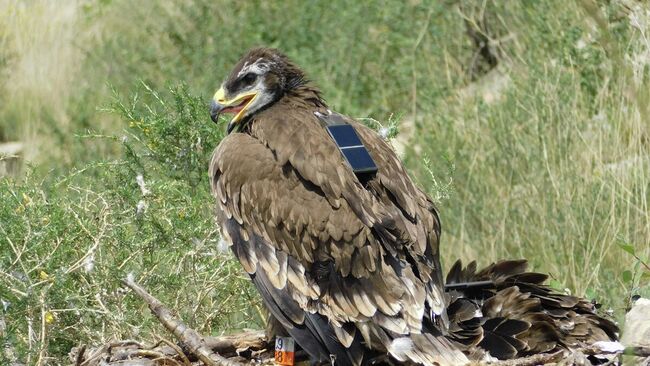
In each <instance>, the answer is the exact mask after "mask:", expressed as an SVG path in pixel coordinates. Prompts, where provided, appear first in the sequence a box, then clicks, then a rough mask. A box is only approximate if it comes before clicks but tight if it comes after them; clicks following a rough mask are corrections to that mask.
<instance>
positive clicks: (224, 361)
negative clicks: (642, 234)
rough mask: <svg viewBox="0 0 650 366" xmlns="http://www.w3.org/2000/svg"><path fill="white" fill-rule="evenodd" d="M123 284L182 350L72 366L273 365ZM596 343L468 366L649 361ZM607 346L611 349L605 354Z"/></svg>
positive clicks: (144, 351)
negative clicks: (196, 327) (205, 332)
mask: <svg viewBox="0 0 650 366" xmlns="http://www.w3.org/2000/svg"><path fill="white" fill-rule="evenodd" d="M123 282H124V284H125V285H126V286H128V287H129V288H131V289H132V290H133V291H134V292H135V293H136V294H137V295H138V296H139V297H140V298H142V299H143V300H144V301H145V302H146V303H147V305H148V306H149V309H151V312H152V313H153V314H154V315H155V316H156V317H157V318H158V320H159V321H160V322H161V323H162V324H163V325H164V326H165V328H167V329H168V330H169V331H170V332H171V333H172V334H174V336H175V337H176V338H177V339H178V341H179V342H180V344H181V347H179V346H177V345H176V344H174V343H172V342H170V341H168V340H165V339H161V340H160V341H159V342H158V343H157V344H156V345H154V346H152V347H146V346H144V345H142V344H141V343H139V342H137V341H133V340H126V341H119V342H112V343H109V344H106V345H104V346H102V347H99V348H95V349H88V348H87V347H86V346H83V345H82V346H81V347H79V349H77V350H76V351H75V350H73V351H72V352H71V360H72V361H73V363H74V364H75V365H76V366H97V365H108V366H117V365H126V364H128V365H133V366H136V365H137V366H161V365H164V366H199V365H204V366H213V365H223V366H242V365H245V364H251V363H253V362H255V363H256V364H258V365H259V364H272V355H271V352H270V350H269V348H268V347H269V342H268V340H267V339H266V336H265V334H264V332H263V331H248V332H243V333H240V334H235V335H229V336H221V337H203V336H201V335H200V334H199V333H198V332H197V331H195V330H194V329H192V328H190V327H188V326H187V325H185V324H184V323H183V322H182V321H180V320H178V319H177V318H175V317H174V315H173V314H172V312H171V310H169V309H168V308H167V307H165V306H164V305H163V304H162V303H161V302H160V301H159V300H158V299H156V298H155V297H153V296H152V295H150V294H149V293H148V292H147V291H146V290H145V289H144V288H142V287H141V286H140V285H138V284H137V283H135V281H133V279H131V278H128V279H126V280H124V281H123ZM598 343H600V342H597V343H596V344H594V345H591V346H587V347H583V348H580V349H577V350H573V351H559V352H555V353H550V354H539V355H532V356H529V357H523V358H518V359H513V360H502V361H499V360H496V361H493V362H485V361H483V362H477V363H473V365H477V366H480V365H491V366H532V365H544V364H562V365H573V364H589V361H588V360H587V356H598V357H603V356H607V357H608V358H610V359H611V361H610V362H608V363H607V364H618V360H619V357H620V356H621V355H628V356H636V357H640V358H646V357H650V347H642V346H634V347H627V348H624V349H623V347H622V346H621V345H620V343H612V342H610V343H609V344H607V343H608V342H604V343H605V344H604V345H599V344H598ZM610 346H614V347H613V348H611V349H608V348H610ZM243 351H250V352H247V353H246V354H247V355H248V356H255V355H258V356H259V355H260V354H262V355H264V357H262V361H261V362H260V360H259V359H258V360H256V361H253V360H250V359H247V357H242V354H243V353H242V352H243ZM186 352H187V354H186ZM265 352H266V353H265ZM228 357H232V358H228ZM252 358H259V357H257V356H255V357H252ZM240 360H242V361H240ZM193 361H194V362H193ZM124 362H126V363H124ZM585 362H586V363H585Z"/></svg>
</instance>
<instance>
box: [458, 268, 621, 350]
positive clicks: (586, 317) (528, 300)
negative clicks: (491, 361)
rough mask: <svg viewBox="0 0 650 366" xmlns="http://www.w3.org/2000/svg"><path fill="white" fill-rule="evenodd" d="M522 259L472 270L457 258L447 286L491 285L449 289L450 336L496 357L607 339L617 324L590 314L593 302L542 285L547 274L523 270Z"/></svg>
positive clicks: (466, 347) (462, 345) (613, 336)
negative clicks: (470, 288) (479, 283)
mask: <svg viewBox="0 0 650 366" xmlns="http://www.w3.org/2000/svg"><path fill="white" fill-rule="evenodd" d="M526 269H527V263H526V261H525V260H516V261H514V260H512V261H501V262H498V263H494V264H491V265H489V266H488V267H486V268H484V269H482V270H480V271H477V270H476V262H471V263H470V264H469V265H468V266H467V267H465V268H463V267H462V263H461V262H460V261H457V262H456V263H455V264H454V265H453V266H452V268H451V270H450V271H449V273H448V275H447V280H446V282H447V284H454V283H462V282H472V281H492V282H493V284H494V286H490V287H485V288H479V289H473V290H465V291H451V292H450V293H449V294H450V297H451V299H450V305H449V307H448V309H447V312H448V315H449V318H450V323H451V325H450V339H453V340H454V341H455V342H457V343H458V344H459V347H460V348H462V349H464V350H465V351H466V352H470V353H473V356H474V357H473V358H477V357H479V356H481V355H482V354H483V353H485V352H489V353H490V355H491V356H494V357H497V358H499V359H509V358H515V357H522V356H528V355H531V354H537V353H545V352H555V351H558V350H563V349H564V350H570V349H576V348H579V347H583V346H585V345H589V344H593V343H594V342H597V341H610V340H615V339H616V338H617V337H618V334H617V333H618V327H617V326H616V325H615V324H614V323H613V322H612V321H610V320H608V319H605V318H603V317H600V316H598V315H597V314H596V313H595V305H594V304H592V303H590V302H588V301H586V300H584V299H581V298H578V297H575V296H570V295H565V294H560V293H558V292H556V291H554V290H553V289H551V288H549V287H548V286H545V285H544V284H543V283H544V281H546V279H547V277H548V276H546V275H543V274H541V273H534V272H526Z"/></svg>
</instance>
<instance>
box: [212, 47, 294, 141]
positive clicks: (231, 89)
mask: <svg viewBox="0 0 650 366" xmlns="http://www.w3.org/2000/svg"><path fill="white" fill-rule="evenodd" d="M305 83H306V80H305V75H304V73H303V72H302V71H301V70H300V69H299V68H298V67H297V66H296V65H295V64H294V63H293V62H291V61H290V60H289V58H287V56H285V55H284V54H282V53H281V52H280V51H278V50H276V49H273V48H254V49H252V50H250V51H248V52H247V53H246V55H244V56H243V57H242V58H241V60H239V62H238V63H237V65H235V68H234V69H233V70H232V72H231V73H230V75H229V76H228V78H227V79H226V81H224V82H223V83H222V84H221V88H219V90H217V92H216V93H215V94H214V97H213V98H212V104H211V107H210V117H211V118H212V120H213V121H214V122H217V120H218V119H219V115H220V114H222V113H233V114H235V116H234V117H233V119H232V120H231V121H230V123H229V124H228V133H230V132H231V131H232V130H233V129H234V128H235V127H237V126H239V125H243V124H244V123H245V122H246V121H247V120H248V119H250V117H251V116H253V115H254V114H255V113H258V112H260V111H261V110H263V109H265V108H267V107H269V106H270V105H272V104H273V103H275V102H276V101H278V100H279V99H280V98H282V96H284V95H285V94H287V93H289V92H291V91H292V90H295V89H296V88H299V87H300V86H302V85H304V84H305Z"/></svg>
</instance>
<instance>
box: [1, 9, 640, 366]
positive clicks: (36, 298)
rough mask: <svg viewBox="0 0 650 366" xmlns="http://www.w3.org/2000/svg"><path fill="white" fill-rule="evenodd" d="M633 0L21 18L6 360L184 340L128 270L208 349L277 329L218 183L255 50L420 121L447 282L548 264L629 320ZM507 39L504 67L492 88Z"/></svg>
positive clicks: (8, 12) (636, 81)
mask: <svg viewBox="0 0 650 366" xmlns="http://www.w3.org/2000/svg"><path fill="white" fill-rule="evenodd" d="M627 3H628V2H627V1H611V2H598V4H597V6H595V7H593V6H592V5H593V3H592V2H591V1H590V0H585V1H582V2H579V3H576V4H565V3H562V4H560V3H559V2H557V1H535V2H533V1H530V2H515V1H511V2H501V1H486V2H476V1H469V0H468V1H460V2H445V1H440V2H436V3H434V4H429V2H426V1H409V2H406V3H405V4H402V2H397V1H395V2H375V3H371V4H366V3H360V2H359V3H348V2H344V1H330V2H303V1H298V0H293V1H288V2H284V3H282V4H279V3H271V2H264V1H253V2H238V1H225V0H221V1H207V0H193V1H191V2H189V3H183V2H173V1H166V0H161V1H158V2H146V3H143V4H140V5H139V6H138V7H134V6H133V5H132V3H131V2H126V1H122V0H113V1H107V0H102V1H100V0H96V1H90V2H86V3H83V4H82V5H79V4H78V3H77V2H73V1H70V2H61V3H60V4H58V3H57V6H51V5H50V4H49V2H46V1H32V2H27V3H24V4H22V2H18V1H8V2H5V3H4V4H3V5H0V19H2V20H5V19H7V21H6V22H5V21H2V22H0V46H2V47H0V75H3V76H8V77H5V78H0V80H2V81H0V96H1V97H2V100H3V101H6V102H3V103H2V104H0V141H1V140H8V141H13V140H22V141H24V142H25V144H26V145H27V149H26V152H25V155H26V157H27V158H28V159H29V160H30V162H31V163H30V166H25V167H24V169H23V172H24V173H23V175H22V176H20V177H16V178H6V179H3V180H0V202H1V204H0V253H1V254H2V256H0V299H1V300H2V301H3V304H5V306H4V307H3V310H4V311H0V341H2V342H3V344H5V345H7V346H5V347H4V348H3V351H0V361H1V362H2V363H4V362H5V361H6V360H13V359H20V360H22V361H25V362H27V363H28V364H37V363H40V364H48V363H49V364H60V363H64V362H65V359H66V354H67V352H68V351H69V349H70V348H71V347H73V346H75V345H78V344H79V343H89V344H98V343H101V342H105V341H107V340H109V339H113V338H139V339H145V340H151V339H153V338H154V337H155V335H156V334H158V335H163V336H167V334H166V333H165V331H164V330H162V329H161V328H160V326H158V325H157V324H156V321H155V320H153V319H152V318H151V317H150V316H149V314H148V311H147V309H146V307H145V306H144V305H143V304H142V303H141V302H140V301H139V300H138V299H136V298H134V297H133V296H132V295H131V294H130V293H129V292H128V291H125V289H124V288H123V287H122V286H121V284H120V279H121V278H123V277H125V276H126V275H127V274H128V273H133V274H134V276H136V279H137V280H138V281H140V282H141V283H142V284H144V285H145V286H146V287H147V288H148V289H149V290H150V291H151V292H152V293H153V294H155V295H156V296H158V297H159V298H160V299H161V300H163V301H164V302H166V303H167V304H168V305H170V306H171V307H173V308H174V309H176V310H177V311H178V313H179V315H181V316H182V317H183V318H184V319H185V320H186V321H187V322H189V323H190V325H192V326H194V327H196V328H197V330H199V331H202V332H205V333H213V334H218V333H221V332H224V331H228V330H232V329H240V328H243V327H246V326H251V327H260V326H261V320H260V317H259V312H258V299H257V296H256V294H255V292H254V291H253V290H252V288H251V286H250V285H249V283H248V281H247V280H246V278H245V277H244V276H243V274H242V273H241V271H240V269H239V266H238V264H237V263H234V262H233V261H232V260H231V257H230V255H229V254H228V253H227V252H223V251H221V250H219V248H220V244H219V236H218V233H217V231H216V227H215V225H214V221H213V217H212V212H213V208H214V206H213V199H212V197H211V196H210V194H209V187H208V185H209V184H208V181H207V163H208V159H209V156H210V154H211V151H212V149H213V148H214V146H216V145H217V144H218V142H219V140H220V139H221V138H222V137H223V135H222V134H223V128H224V126H223V125H222V126H215V125H214V124H213V123H212V122H210V121H209V118H208V116H207V101H208V99H209V96H210V95H211V94H212V93H213V92H214V90H215V89H216V88H217V86H218V85H219V83H220V81H221V80H222V79H223V78H224V76H225V74H226V73H227V72H228V71H229V68H230V67H231V66H232V65H233V63H234V62H235V61H236V60H237V58H238V57H239V56H240V55H241V54H242V53H243V52H245V50H246V49H248V48H249V47H251V46H255V45H269V46H275V47H279V48H281V49H282V50H284V51H285V52H287V53H288V54H289V55H290V56H291V57H292V58H293V59H295V60H296V61H297V62H298V63H299V64H300V65H302V66H303V67H304V68H305V69H306V71H307V72H308V74H309V75H310V76H311V78H312V79H313V80H314V81H315V82H316V83H317V84H318V85H320V86H321V88H322V89H323V92H324V95H325V97H326V99H327V100H328V102H329V103H330V105H331V106H332V107H333V108H334V109H336V110H337V111H339V112H343V113H346V114H348V115H351V116H355V117H373V118H375V119H377V120H379V121H387V123H390V122H392V121H393V120H394V119H395V118H396V117H395V116H400V118H399V119H400V120H401V124H400V128H401V131H402V133H401V134H400V135H399V136H398V137H397V140H396V141H395V142H396V145H398V146H399V147H400V151H403V155H404V160H405V162H406V164H407V165H408V167H409V169H410V172H411V173H412V175H413V176H414V177H415V178H416V179H417V180H418V181H419V183H420V184H421V185H422V186H423V187H425V188H426V189H427V190H429V191H430V193H431V194H432V196H434V197H436V199H438V200H439V201H440V203H439V207H440V211H441V217H442V221H443V231H444V233H443V242H442V253H443V261H444V264H445V265H446V266H449V265H450V264H451V262H452V261H454V260H455V259H456V258H459V257H460V258H463V259H464V260H470V259H478V260H479V264H480V265H485V264H487V263H488V262H489V261H493V260H496V259H499V258H503V257H517V258H519V257H525V258H527V259H529V260H530V261H531V263H532V266H533V268H534V269H535V270H537V271H543V272H549V273H551V274H552V276H553V279H554V280H553V285H554V286H556V287H558V288H560V289H564V288H568V289H569V290H570V291H571V292H572V293H574V294H578V295H586V296H588V297H590V298H597V299H598V300H599V301H600V302H602V303H604V306H605V308H610V307H611V308H613V309H614V312H615V315H616V317H617V318H618V319H621V318H622V314H623V312H624V308H625V307H626V306H627V304H628V301H629V297H630V295H631V294H635V293H640V294H643V295H645V296H648V295H650V290H649V289H648V274H647V273H648V272H647V271H646V272H644V268H643V266H642V265H641V264H640V260H644V261H646V263H647V259H648V257H649V256H650V243H649V242H648V240H649V239H648V238H650V208H649V207H648V202H649V201H650V171H649V170H648V169H649V168H648V167H649V166H650V142H649V141H650V107H649V104H648V102H647V101H648V100H650V99H649V97H650V95H649V94H650V92H649V90H650V64H649V63H648V60H650V57H648V55H650V41H648V39H649V38H648V37H650V15H649V13H648V9H647V6H645V5H642V4H637V3H634V2H630V4H631V5H630V8H629V9H628V8H626V6H624V4H627ZM21 4H22V5H21ZM642 6H643V7H642ZM483 21H484V22H485V23H486V24H487V25H488V27H487V30H485V32H486V33H487V35H488V38H489V39H491V43H490V44H491V46H492V48H493V49H494V50H495V52H496V53H497V54H498V55H499V65H498V66H497V68H496V69H494V70H492V71H490V72H488V73H487V74H485V75H483V74H480V75H478V76H476V75H474V76H472V75H471V72H470V68H471V65H472V63H473V61H472V60H475V59H476V47H475V46H474V45H473V43H472V42H471V40H470V38H469V37H468V36H467V33H466V24H477V25H481V24H482V22H483ZM35 25H37V26H38V27H40V28H39V31H38V32H36V31H34V32H28V31H27V30H29V29H31V28H29V27H31V26H35ZM481 70H483V71H485V68H482V69H481ZM178 85H182V86H178ZM183 85H184V86H183ZM389 120H390V121H389ZM139 175H141V176H142V179H143V180H144V182H145V185H146V187H145V188H146V190H147V191H148V192H146V194H143V191H142V189H141V187H140V185H139V184H138V178H137V177H138V176H139ZM450 182H451V183H450ZM138 207H140V209H138ZM632 254H634V255H632ZM635 256H636V257H638V258H640V260H638V259H637V258H635ZM250 304H253V306H251V305H250Z"/></svg>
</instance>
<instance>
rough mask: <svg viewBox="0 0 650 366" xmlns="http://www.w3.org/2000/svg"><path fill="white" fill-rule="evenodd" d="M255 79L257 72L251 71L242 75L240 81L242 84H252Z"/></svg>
mask: <svg viewBox="0 0 650 366" xmlns="http://www.w3.org/2000/svg"><path fill="white" fill-rule="evenodd" d="M255 80H257V74H255V73H253V72H249V73H248V74H246V75H244V76H242V78H241V81H242V83H243V84H244V85H246V86H248V85H252V84H253V83H254V82H255Z"/></svg>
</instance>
